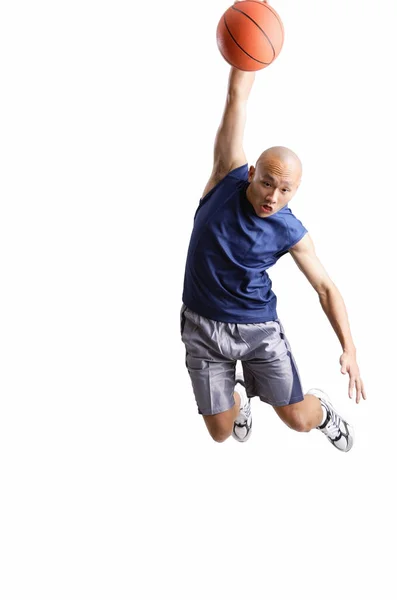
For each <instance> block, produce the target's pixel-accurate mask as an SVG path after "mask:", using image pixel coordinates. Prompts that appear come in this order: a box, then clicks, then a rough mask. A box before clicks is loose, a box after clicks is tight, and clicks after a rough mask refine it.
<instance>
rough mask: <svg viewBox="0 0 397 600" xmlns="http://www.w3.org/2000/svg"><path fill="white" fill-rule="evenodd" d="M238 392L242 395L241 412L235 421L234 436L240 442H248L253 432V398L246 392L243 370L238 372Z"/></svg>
mask: <svg viewBox="0 0 397 600" xmlns="http://www.w3.org/2000/svg"><path fill="white" fill-rule="evenodd" d="M237 384H240V385H239V386H238V389H236V392H237V393H238V394H239V396H240V399H241V400H240V402H241V403H240V412H239V414H238V417H237V419H236V420H235V421H234V425H233V431H232V436H233V437H234V439H235V440H237V441H238V442H246V441H247V440H248V439H249V437H250V436H251V433H252V415H251V400H250V399H249V398H248V396H247V394H246V392H245V382H244V376H243V374H242V373H241V372H239V373H237V374H236V386H237Z"/></svg>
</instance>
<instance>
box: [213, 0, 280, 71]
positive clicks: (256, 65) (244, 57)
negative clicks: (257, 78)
mask: <svg viewBox="0 0 397 600" xmlns="http://www.w3.org/2000/svg"><path fill="white" fill-rule="evenodd" d="M216 41H217V44H218V48H219V51H220V53H221V54H222V56H223V58H224V59H225V60H226V61H227V62H228V63H229V65H231V66H232V67H236V68H237V69H240V70H241V71H259V70H260V69H264V68H265V67H267V66H268V65H270V64H271V63H272V62H273V61H274V60H275V59H276V58H277V56H278V55H279V54H280V51H281V48H282V46H283V42H284V27H283V23H282V21H281V19H280V17H279V15H278V14H277V13H276V11H275V10H274V8H272V7H271V6H269V4H267V3H265V2H261V0H243V1H242V2H236V3H235V4H233V6H231V7H230V8H228V9H227V11H226V12H225V13H224V14H223V15H222V17H221V19H220V21H219V23H218V27H217V30H216Z"/></svg>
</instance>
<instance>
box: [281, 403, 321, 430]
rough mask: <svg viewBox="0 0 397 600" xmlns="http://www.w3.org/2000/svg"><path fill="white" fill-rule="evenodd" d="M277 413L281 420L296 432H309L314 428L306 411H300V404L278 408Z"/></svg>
mask: <svg viewBox="0 0 397 600" xmlns="http://www.w3.org/2000/svg"><path fill="white" fill-rule="evenodd" d="M276 412H277V414H278V416H279V417H280V418H281V420H282V421H284V423H285V424H286V425H288V427H289V428H290V429H293V430H294V431H299V432H308V431H311V429H312V428H313V427H312V424H311V419H310V418H308V415H307V414H306V412H305V411H303V410H300V407H299V403H297V404H294V405H289V406H283V407H278V408H276Z"/></svg>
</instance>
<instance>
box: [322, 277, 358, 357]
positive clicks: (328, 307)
mask: <svg viewBox="0 0 397 600" xmlns="http://www.w3.org/2000/svg"><path fill="white" fill-rule="evenodd" d="M319 298H320V304H321V306H322V309H323V311H324V312H325V314H326V315H327V317H328V319H329V322H330V323H331V325H332V327H333V329H334V331H335V333H336V335H337V336H338V339H339V341H340V343H341V346H342V348H343V351H344V352H355V351H356V348H355V346H354V343H353V338H352V335H351V331H350V325H349V319H348V316H347V311H346V306H345V303H344V301H343V298H342V296H341V294H340V292H339V290H338V288H337V287H336V286H335V285H333V286H332V287H330V288H328V289H327V290H325V291H324V292H319Z"/></svg>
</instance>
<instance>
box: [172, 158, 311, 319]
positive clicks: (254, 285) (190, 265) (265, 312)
mask: <svg viewBox="0 0 397 600" xmlns="http://www.w3.org/2000/svg"><path fill="white" fill-rule="evenodd" d="M248 185H249V183H248V165H243V166H242V167H238V168H237V169H234V170H233V171H231V172H230V173H229V174H228V175H227V176H226V177H225V178H224V179H222V181H220V182H219V183H218V184H217V185H216V186H215V187H214V188H212V189H211V190H210V191H209V192H208V194H207V195H206V196H204V197H203V198H202V199H201V200H200V204H199V206H198V208H197V210H196V213H195V215H194V224H193V231H192V234H191V238H190V244H189V249H188V253H187V260H186V268H185V278H184V286H183V295H182V301H183V302H184V304H185V305H186V306H187V307H188V308H190V310H192V311H194V312H196V313H198V314H199V315H202V316H203V317H207V318H208V319H213V320H214V321H222V322H224V323H262V322H264V321H274V320H275V319H277V310H276V304H277V298H276V295H275V294H274V292H273V291H272V282H271V280H270V278H269V276H268V274H267V269H269V267H271V266H272V265H274V264H275V263H276V262H277V260H278V259H279V258H280V257H281V256H283V254H286V253H287V252H288V250H289V248H291V246H294V244H296V243H297V242H299V240H300V239H301V238H302V237H303V236H304V235H305V233H307V229H305V227H304V226H303V225H302V223H301V222H300V221H299V220H298V219H297V218H296V217H295V216H294V215H293V214H292V212H291V210H290V209H289V208H288V205H286V206H284V208H282V209H281V210H279V211H278V212H276V213H275V214H274V215H271V216H269V217H266V218H261V217H258V216H257V214H256V213H255V210H254V208H253V206H252V205H251V203H250V202H249V201H248V199H247V196H246V194H245V191H246V189H247V187H248Z"/></svg>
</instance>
